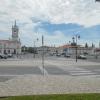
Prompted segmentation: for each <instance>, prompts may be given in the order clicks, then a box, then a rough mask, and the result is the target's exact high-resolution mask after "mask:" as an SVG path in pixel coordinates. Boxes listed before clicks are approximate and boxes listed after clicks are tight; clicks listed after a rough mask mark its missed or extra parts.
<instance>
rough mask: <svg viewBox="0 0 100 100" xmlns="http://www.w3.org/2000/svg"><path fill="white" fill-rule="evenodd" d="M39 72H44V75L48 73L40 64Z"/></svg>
mask: <svg viewBox="0 0 100 100" xmlns="http://www.w3.org/2000/svg"><path fill="white" fill-rule="evenodd" d="M39 68H40V70H41V72H42V73H43V72H44V75H48V72H47V71H46V70H45V68H44V69H43V67H42V66H39Z"/></svg>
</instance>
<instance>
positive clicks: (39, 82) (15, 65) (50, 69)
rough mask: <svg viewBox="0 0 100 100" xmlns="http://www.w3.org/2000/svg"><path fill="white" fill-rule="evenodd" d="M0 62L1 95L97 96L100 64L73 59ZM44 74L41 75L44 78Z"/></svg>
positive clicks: (99, 88)
mask: <svg viewBox="0 0 100 100" xmlns="http://www.w3.org/2000/svg"><path fill="white" fill-rule="evenodd" d="M41 63H42V62H41V59H27V60H26V59H8V60H1V61H0V96H14V95H31V94H57V93H61V94H62V93H91V92H92V93H100V63H96V62H89V61H85V60H83V61H81V60H80V61H78V63H76V62H75V60H73V59H67V60H66V59H64V58H57V59H46V60H45V66H44V69H43V67H42V65H41ZM43 72H44V75H43Z"/></svg>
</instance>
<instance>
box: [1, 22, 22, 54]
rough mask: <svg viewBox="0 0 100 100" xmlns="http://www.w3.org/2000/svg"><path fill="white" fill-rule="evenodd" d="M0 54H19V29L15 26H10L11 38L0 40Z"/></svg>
mask: <svg viewBox="0 0 100 100" xmlns="http://www.w3.org/2000/svg"><path fill="white" fill-rule="evenodd" d="M0 53H1V54H21V42H20V39H19V28H18V26H17V25H16V21H15V24H14V25H13V26H12V38H11V39H9V40H0Z"/></svg>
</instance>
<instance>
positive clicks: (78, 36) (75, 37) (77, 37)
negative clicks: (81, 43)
mask: <svg viewBox="0 0 100 100" xmlns="http://www.w3.org/2000/svg"><path fill="white" fill-rule="evenodd" d="M72 39H73V40H74V39H75V40H76V43H75V46H76V62H77V44H78V43H77V42H78V39H80V35H78V34H76V35H75V36H74V37H73V38H72Z"/></svg>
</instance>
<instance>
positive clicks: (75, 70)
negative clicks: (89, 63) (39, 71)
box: [45, 67, 100, 76]
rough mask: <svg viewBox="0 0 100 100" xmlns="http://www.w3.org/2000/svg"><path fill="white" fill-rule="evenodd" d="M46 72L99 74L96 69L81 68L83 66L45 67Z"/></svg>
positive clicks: (76, 74) (53, 73)
mask: <svg viewBox="0 0 100 100" xmlns="http://www.w3.org/2000/svg"><path fill="white" fill-rule="evenodd" d="M45 71H46V74H48V75H68V76H95V75H100V73H98V71H93V70H88V69H83V68H78V67H77V68H76V67H74V68H67V69H66V68H65V69H64V68H59V67H46V68H45Z"/></svg>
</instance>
